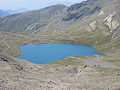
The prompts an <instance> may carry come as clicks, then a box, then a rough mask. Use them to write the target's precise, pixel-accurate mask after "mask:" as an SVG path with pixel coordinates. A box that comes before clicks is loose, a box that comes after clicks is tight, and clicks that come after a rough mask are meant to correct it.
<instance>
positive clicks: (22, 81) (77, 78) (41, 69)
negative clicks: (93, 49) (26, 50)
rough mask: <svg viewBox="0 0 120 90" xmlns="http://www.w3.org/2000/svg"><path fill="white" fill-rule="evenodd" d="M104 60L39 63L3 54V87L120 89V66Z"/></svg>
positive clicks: (4, 89)
mask: <svg viewBox="0 0 120 90" xmlns="http://www.w3.org/2000/svg"><path fill="white" fill-rule="evenodd" d="M88 57H89V59H88ZM96 58H97V59H96ZM103 59H104V58H103V56H86V57H70V58H67V59H65V60H62V61H59V62H56V63H50V64H45V65H36V64H33V63H30V62H26V61H22V60H18V59H15V58H13V57H10V56H8V55H3V54H1V55H0V90H119V89H120V66H119V65H114V64H111V63H107V62H106V61H104V60H103ZM109 59H111V61H112V58H110V57H106V60H109ZM118 59H119V58H118ZM88 60H89V61H88ZM119 60H120V59H119ZM90 62H92V63H90ZM118 63H120V62H118Z"/></svg>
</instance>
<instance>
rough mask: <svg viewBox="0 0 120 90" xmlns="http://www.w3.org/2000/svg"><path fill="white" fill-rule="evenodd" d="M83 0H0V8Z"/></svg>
mask: <svg viewBox="0 0 120 90" xmlns="http://www.w3.org/2000/svg"><path fill="white" fill-rule="evenodd" d="M81 1H85V0H0V9H3V10H6V9H9V10H15V9H20V8H25V9H27V10H35V9H40V8H44V7H47V6H51V5H56V4H65V5H71V4H74V3H78V2H81Z"/></svg>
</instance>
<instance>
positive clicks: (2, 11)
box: [0, 9, 9, 16]
mask: <svg viewBox="0 0 120 90" xmlns="http://www.w3.org/2000/svg"><path fill="white" fill-rule="evenodd" d="M6 15H9V12H7V11H4V10H1V9H0V16H6Z"/></svg>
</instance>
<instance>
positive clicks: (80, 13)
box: [63, 0, 101, 21]
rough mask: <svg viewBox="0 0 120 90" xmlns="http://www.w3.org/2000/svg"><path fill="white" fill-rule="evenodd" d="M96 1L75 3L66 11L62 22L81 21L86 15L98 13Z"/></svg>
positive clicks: (99, 6)
mask: <svg viewBox="0 0 120 90" xmlns="http://www.w3.org/2000/svg"><path fill="white" fill-rule="evenodd" d="M97 1H98V0H87V1H84V2H82V3H77V4H74V5H72V6H70V7H69V8H68V9H67V14H66V15H65V17H63V21H70V20H77V19H82V18H83V17H85V16H87V15H91V14H93V13H96V12H98V11H99V10H100V9H101V5H99V4H97V3H98V2H97Z"/></svg>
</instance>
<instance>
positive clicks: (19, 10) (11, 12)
mask: <svg viewBox="0 0 120 90" xmlns="http://www.w3.org/2000/svg"><path fill="white" fill-rule="evenodd" d="M6 11H7V12H9V13H10V14H16V13H22V12H25V11H28V10H27V9H24V8H19V9H16V10H6Z"/></svg>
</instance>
